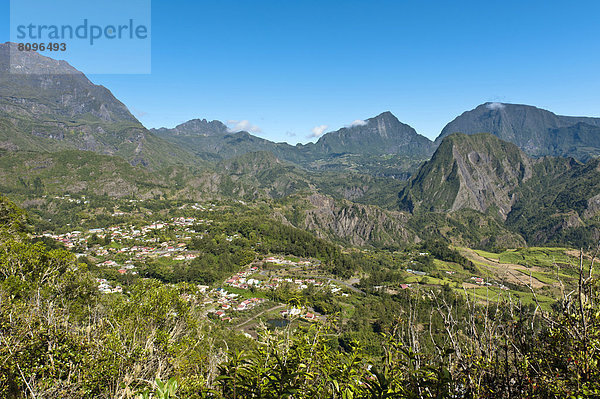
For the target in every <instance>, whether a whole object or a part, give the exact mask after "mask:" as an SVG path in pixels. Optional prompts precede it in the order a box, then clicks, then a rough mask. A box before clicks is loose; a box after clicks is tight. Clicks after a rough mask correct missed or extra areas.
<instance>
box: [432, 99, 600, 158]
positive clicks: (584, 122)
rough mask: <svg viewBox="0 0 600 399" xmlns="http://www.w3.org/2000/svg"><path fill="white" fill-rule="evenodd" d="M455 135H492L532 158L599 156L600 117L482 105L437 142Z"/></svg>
mask: <svg viewBox="0 0 600 399" xmlns="http://www.w3.org/2000/svg"><path fill="white" fill-rule="evenodd" d="M452 133H465V134H477V133H491V134H493V135H495V136H498V137H499V138H500V139H502V140H505V141H509V142H511V143H514V144H516V145H517V146H519V148H521V149H522V150H523V151H525V152H526V153H527V154H529V155H532V156H545V155H552V156H572V157H575V158H577V159H582V160H586V159H588V158H589V157H590V156H598V155H600V118H587V117H572V116H561V115H556V114H554V113H552V112H550V111H546V110H543V109H540V108H536V107H532V106H529V105H520V104H501V103H485V104H481V105H479V106H478V107H477V108H475V109H473V110H471V111H467V112H465V113H463V114H462V115H460V116H458V117H457V118H456V119H454V120H453V121H452V122H450V123H449V124H447V125H446V126H445V127H444V129H443V130H442V132H441V134H440V135H439V137H438V138H437V139H436V141H435V142H436V143H437V144H439V143H440V142H441V141H442V139H443V138H444V137H446V136H448V135H450V134H452Z"/></svg>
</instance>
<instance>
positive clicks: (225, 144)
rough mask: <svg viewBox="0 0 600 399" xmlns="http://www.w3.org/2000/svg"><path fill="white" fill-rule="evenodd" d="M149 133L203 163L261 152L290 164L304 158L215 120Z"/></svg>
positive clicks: (290, 148) (283, 145) (284, 146)
mask: <svg viewBox="0 0 600 399" xmlns="http://www.w3.org/2000/svg"><path fill="white" fill-rule="evenodd" d="M151 132H152V133H154V134H156V135H157V136H159V137H161V138H163V139H164V140H167V141H169V142H171V143H173V144H176V145H178V146H180V147H182V148H186V149H189V150H191V151H193V152H194V153H195V154H196V155H198V156H199V157H201V158H203V159H206V160H212V161H215V160H216V161H218V160H222V159H228V158H232V157H236V156H240V155H243V154H246V153H250V152H260V151H268V152H271V153H273V154H274V155H276V156H278V157H281V158H282V159H286V160H288V161H292V162H294V161H298V160H299V158H303V156H302V154H300V153H299V152H298V151H297V149H296V147H294V146H291V145H289V144H287V143H274V142H272V141H269V140H266V139H263V138H260V137H257V136H253V135H251V134H250V133H248V132H245V131H241V132H230V131H229V130H228V128H227V126H226V125H225V124H224V123H222V122H221V121H217V120H213V121H210V122H209V121H207V120H206V119H192V120H190V121H187V122H185V123H182V124H180V125H177V126H176V127H174V128H172V129H167V128H160V129H151Z"/></svg>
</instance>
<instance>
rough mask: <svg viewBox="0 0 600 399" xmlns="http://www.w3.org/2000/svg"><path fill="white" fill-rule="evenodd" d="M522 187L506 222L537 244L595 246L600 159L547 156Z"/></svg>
mask: <svg viewBox="0 0 600 399" xmlns="http://www.w3.org/2000/svg"><path fill="white" fill-rule="evenodd" d="M534 174H535V175H536V178H535V179H531V180H529V181H528V182H527V184H524V185H523V187H521V189H520V190H519V195H518V200H517V201H516V203H515V204H514V206H513V208H512V210H511V212H510V213H509V215H508V218H507V220H506V225H507V226H509V227H510V228H511V229H513V230H514V231H517V232H519V233H520V234H521V235H522V236H523V237H525V238H526V239H527V241H528V242H529V243H531V244H533V245H537V244H545V243H553V244H564V243H569V244H572V245H580V246H581V245H595V244H596V243H597V242H598V240H599V239H600V218H599V217H598V214H599V212H600V160H598V159H593V160H590V161H589V162H587V163H585V164H582V163H579V162H576V161H574V160H573V159H564V158H556V159H546V160H544V162H539V163H538V164H537V165H536V166H535V170H534Z"/></svg>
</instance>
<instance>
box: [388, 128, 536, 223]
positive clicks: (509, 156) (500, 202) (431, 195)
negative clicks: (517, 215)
mask: <svg viewBox="0 0 600 399" xmlns="http://www.w3.org/2000/svg"><path fill="white" fill-rule="evenodd" d="M533 163H534V161H533V160H532V159H530V158H529V157H528V156H527V155H525V153H523V151H521V150H520V149H519V148H518V147H517V146H516V145H514V144H512V143H508V142H505V141H502V140H499V139H498V138H497V137H495V136H492V135H490V134H487V133H483V134H476V135H466V134H460V133H457V134H453V135H450V136H448V137H446V138H445V139H443V140H442V142H441V143H440V146H439V147H438V149H437V150H436V152H435V153H434V154H433V157H432V158H431V160H430V161H428V162H426V163H425V164H424V165H423V166H422V167H421V169H419V172H418V173H417V174H416V175H415V176H414V177H413V178H411V180H410V181H409V183H408V185H407V186H406V187H405V188H404V190H403V191H402V192H401V193H400V197H399V198H400V204H401V206H402V207H403V208H404V209H407V210H410V211H412V212H415V211H419V210H421V211H430V212H452V211H456V210H459V209H463V208H470V209H474V210H477V211H480V212H487V211H488V210H489V209H490V208H494V209H497V212H498V215H499V216H500V217H501V218H502V219H506V216H507V215H508V213H509V212H510V210H511V208H512V205H513V204H514V202H515V199H516V197H515V191H516V189H517V188H518V187H519V186H520V185H521V183H523V182H525V181H527V180H528V179H530V178H531V177H532V166H533Z"/></svg>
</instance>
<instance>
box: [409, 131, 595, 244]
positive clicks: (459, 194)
mask: <svg viewBox="0 0 600 399" xmlns="http://www.w3.org/2000/svg"><path fill="white" fill-rule="evenodd" d="M599 193H600V159H591V160H589V161H588V162H587V163H582V162H580V161H577V160H575V159H573V158H565V157H543V158H533V157H529V156H528V155H526V154H525V153H524V152H523V151H522V150H521V149H519V148H518V147H517V146H516V145H514V144H512V143H509V142H505V141H502V140H500V139H498V138H497V137H496V136H494V135H491V134H488V133H480V134H473V135H466V134H461V133H455V134H452V135H449V136H447V137H445V138H444V139H443V140H442V142H441V143H440V146H439V147H438V149H437V150H436V152H435V153H434V155H433V157H432V158H431V160H430V161H428V162H426V163H425V164H424V165H423V166H422V167H421V168H420V169H419V171H418V172H417V173H416V174H415V175H414V176H413V177H412V178H411V179H410V180H409V182H408V183H407V185H406V186H405V187H404V189H403V190H402V191H401V192H400V194H399V198H398V203H399V205H400V209H401V210H407V211H410V212H412V217H411V218H410V219H409V225H410V227H411V228H412V230H413V231H418V232H419V236H420V237H435V236H439V237H445V238H447V239H449V240H451V241H453V242H467V243H471V244H470V245H479V246H481V247H485V246H492V247H493V246H500V247H511V246H515V245H517V246H519V242H521V243H522V244H524V243H527V244H529V245H544V244H559V245H565V244H570V245H584V244H585V245H592V244H593V243H595V242H597V241H598V240H599V239H600V219H599V218H598V215H599V213H600V194H599ZM486 231H487V233H485V232H486Z"/></svg>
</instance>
